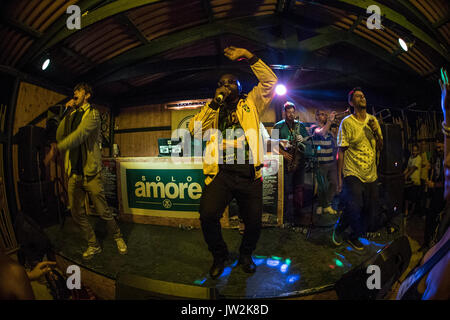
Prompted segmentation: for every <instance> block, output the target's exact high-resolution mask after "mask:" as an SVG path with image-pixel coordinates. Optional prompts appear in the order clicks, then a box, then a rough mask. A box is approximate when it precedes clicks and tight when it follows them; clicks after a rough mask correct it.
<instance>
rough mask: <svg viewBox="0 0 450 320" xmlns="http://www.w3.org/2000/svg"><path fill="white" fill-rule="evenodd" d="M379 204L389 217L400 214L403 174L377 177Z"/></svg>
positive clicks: (401, 208) (403, 188) (402, 195)
mask: <svg viewBox="0 0 450 320" xmlns="http://www.w3.org/2000/svg"><path fill="white" fill-rule="evenodd" d="M378 182H379V192H380V197H379V199H380V202H381V205H382V207H384V208H385V209H386V210H387V213H388V215H389V216H390V217H392V216H395V215H397V214H398V213H401V212H402V210H403V199H404V190H405V178H404V176H403V174H396V175H384V174H380V175H379V176H378Z"/></svg>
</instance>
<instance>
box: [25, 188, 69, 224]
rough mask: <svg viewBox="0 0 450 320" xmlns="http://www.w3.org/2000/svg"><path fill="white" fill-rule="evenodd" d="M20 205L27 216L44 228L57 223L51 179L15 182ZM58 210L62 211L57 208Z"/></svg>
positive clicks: (56, 205) (55, 202)
mask: <svg viewBox="0 0 450 320" xmlns="http://www.w3.org/2000/svg"><path fill="white" fill-rule="evenodd" d="M17 187H18V190H19V198H20V205H21V207H22V211H23V213H24V214H26V215H27V216H29V217H31V218H32V219H33V220H34V221H36V223H37V224H39V226H41V227H42V228H46V227H49V226H52V225H55V224H57V223H59V219H60V218H59V215H58V205H59V203H58V201H57V198H56V196H55V184H54V182H53V181H42V182H22V181H19V182H18V183H17ZM59 212H63V210H62V208H61V207H60V208H59Z"/></svg>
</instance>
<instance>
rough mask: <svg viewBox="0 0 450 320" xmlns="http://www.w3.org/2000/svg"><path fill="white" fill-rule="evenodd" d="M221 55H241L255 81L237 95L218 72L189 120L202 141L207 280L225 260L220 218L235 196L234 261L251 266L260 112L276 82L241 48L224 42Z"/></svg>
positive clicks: (258, 197)
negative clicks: (207, 97) (238, 227)
mask: <svg viewBox="0 0 450 320" xmlns="http://www.w3.org/2000/svg"><path fill="white" fill-rule="evenodd" d="M224 55H225V56H226V57H227V58H229V59H230V60H232V61H236V60H243V59H246V60H247V61H248V63H249V64H250V67H251V69H252V71H253V73H254V74H255V76H256V77H257V78H258V80H259V83H258V85H257V86H256V87H254V88H253V89H252V90H251V91H250V93H249V94H248V95H243V94H242V92H241V86H240V83H239V80H238V79H237V77H236V76H235V75H232V74H225V75H223V76H222V77H221V78H220V80H219V82H218V85H217V89H216V93H215V97H214V99H213V100H212V101H210V102H209V103H207V104H206V105H205V106H204V107H203V108H202V110H201V111H200V112H199V113H198V114H197V115H196V116H195V117H194V118H193V119H192V120H191V122H190V123H189V130H190V132H191V134H193V135H194V138H196V139H203V140H206V141H207V143H206V149H205V155H204V157H203V172H204V174H205V177H206V178H205V184H206V188H205V190H204V191H203V194H202V198H201V202H200V210H199V211H200V221H201V226H202V231H203V236H204V238H205V241H206V243H207V245H208V249H209V251H210V252H211V253H212V255H213V258H214V262H213V265H212V267H211V269H210V275H211V277H212V278H213V279H215V278H217V277H219V276H220V275H221V274H222V272H223V270H224V267H225V263H226V260H227V259H228V249H227V245H226V243H225V242H224V240H223V237H222V231H221V226H220V218H221V216H222V214H223V211H224V210H225V208H226V206H227V205H228V204H229V203H230V202H231V201H232V200H233V198H236V200H237V202H238V205H239V210H240V216H241V218H242V219H243V220H244V224H245V232H244V235H243V238H242V243H241V246H240V249H239V253H240V257H239V264H240V265H241V266H242V268H243V270H244V271H245V272H247V273H253V272H255V270H256V265H255V264H254V262H253V260H252V257H251V254H252V252H253V251H254V250H255V248H256V243H257V242H258V239H259V235H260V232H261V215H262V203H263V202H262V179H261V168H262V163H263V156H264V154H263V143H262V138H261V135H260V134H259V130H260V128H259V127H260V120H259V119H260V115H261V114H262V112H263V111H264V110H265V109H266V108H267V107H268V106H269V104H270V102H271V100H272V98H273V92H274V88H275V84H276V83H277V77H276V75H275V74H274V73H273V72H272V70H271V69H270V68H269V67H268V66H267V65H266V64H265V63H264V62H262V61H261V60H260V59H258V58H257V57H256V56H255V55H253V54H252V53H250V52H249V51H248V50H246V49H242V48H235V47H228V48H226V49H225V50H224Z"/></svg>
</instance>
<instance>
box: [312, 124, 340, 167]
mask: <svg viewBox="0 0 450 320" xmlns="http://www.w3.org/2000/svg"><path fill="white" fill-rule="evenodd" d="M317 128H320V127H319V126H318V125H312V126H311V129H310V130H311V135H312V136H313V141H314V145H315V147H316V150H317V160H318V161H319V165H321V164H329V163H333V161H335V160H336V158H335V156H334V150H333V139H334V138H333V136H332V135H331V133H330V132H327V133H326V134H325V136H322V135H320V134H314V130H316V129H317Z"/></svg>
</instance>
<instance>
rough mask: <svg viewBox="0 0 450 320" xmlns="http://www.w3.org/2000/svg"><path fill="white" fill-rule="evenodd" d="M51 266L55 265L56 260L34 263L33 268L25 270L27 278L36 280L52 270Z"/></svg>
mask: <svg viewBox="0 0 450 320" xmlns="http://www.w3.org/2000/svg"><path fill="white" fill-rule="evenodd" d="M52 266H56V262H53V261H42V262H39V263H38V264H37V265H36V267H34V269H33V270H31V271H30V272H27V275H28V278H29V279H30V281H33V280H37V279H39V278H40V277H41V276H43V275H44V274H46V273H49V272H50V271H52V268H51V267H52Z"/></svg>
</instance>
